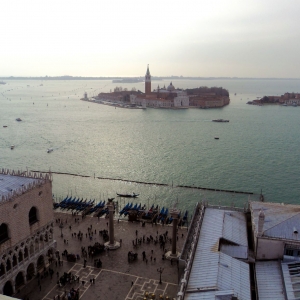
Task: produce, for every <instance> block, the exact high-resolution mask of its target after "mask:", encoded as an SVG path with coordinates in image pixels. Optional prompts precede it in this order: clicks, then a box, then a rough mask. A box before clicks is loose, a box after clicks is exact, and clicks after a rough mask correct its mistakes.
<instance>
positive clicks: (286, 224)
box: [250, 202, 300, 241]
mask: <svg viewBox="0 0 300 300" xmlns="http://www.w3.org/2000/svg"><path fill="white" fill-rule="evenodd" d="M250 207H251V214H252V222H253V225H254V229H255V232H256V234H257V228H258V216H259V213H260V211H261V210H262V211H263V212H264V214H265V220H264V224H263V234H262V237H270V238H278V239H288V240H296V241H299V240H300V234H298V233H297V232H298V231H300V226H299V224H300V206H299V205H292V204H283V203H268V202H250Z"/></svg>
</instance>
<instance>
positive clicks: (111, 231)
mask: <svg viewBox="0 0 300 300" xmlns="http://www.w3.org/2000/svg"><path fill="white" fill-rule="evenodd" d="M107 207H108V211H109V244H110V245H113V244H114V243H115V236H114V203H113V202H112V201H110V202H109V204H108V205H107Z"/></svg>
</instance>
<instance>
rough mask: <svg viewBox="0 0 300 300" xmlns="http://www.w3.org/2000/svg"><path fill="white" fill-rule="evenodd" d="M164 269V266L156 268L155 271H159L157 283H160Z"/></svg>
mask: <svg viewBox="0 0 300 300" xmlns="http://www.w3.org/2000/svg"><path fill="white" fill-rule="evenodd" d="M163 271H164V268H162V267H160V268H159V269H157V272H158V273H159V284H161V274H162V272H163Z"/></svg>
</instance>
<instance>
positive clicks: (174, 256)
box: [166, 208, 180, 260]
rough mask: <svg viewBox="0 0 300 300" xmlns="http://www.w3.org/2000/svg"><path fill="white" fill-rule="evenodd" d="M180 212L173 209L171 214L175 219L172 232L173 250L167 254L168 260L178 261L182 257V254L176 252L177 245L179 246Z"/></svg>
mask: <svg viewBox="0 0 300 300" xmlns="http://www.w3.org/2000/svg"><path fill="white" fill-rule="evenodd" d="M179 213H180V211H179V210H178V209H176V208H173V209H171V211H170V214H171V217H172V218H173V230H172V250H171V251H168V252H167V253H166V258H167V259H170V260H171V259H175V260H176V259H178V257H179V256H180V253H179V252H177V250H176V244H177V226H178V215H179Z"/></svg>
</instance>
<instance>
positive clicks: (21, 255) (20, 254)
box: [18, 250, 23, 262]
mask: <svg viewBox="0 0 300 300" xmlns="http://www.w3.org/2000/svg"><path fill="white" fill-rule="evenodd" d="M22 260H23V252H22V251H21V250H20V251H19V256H18V261H19V262H21V261H22Z"/></svg>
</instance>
